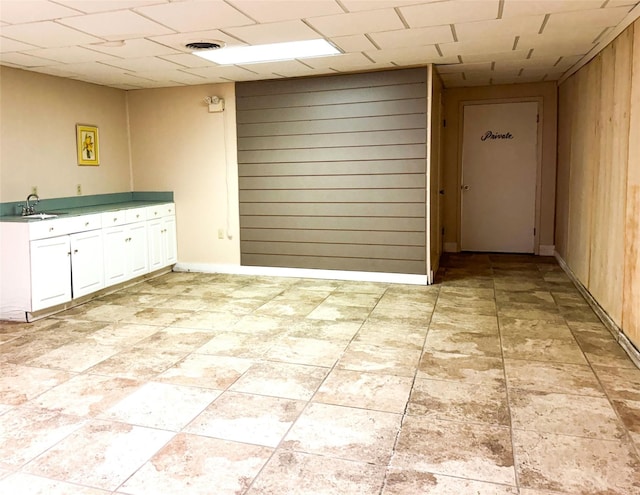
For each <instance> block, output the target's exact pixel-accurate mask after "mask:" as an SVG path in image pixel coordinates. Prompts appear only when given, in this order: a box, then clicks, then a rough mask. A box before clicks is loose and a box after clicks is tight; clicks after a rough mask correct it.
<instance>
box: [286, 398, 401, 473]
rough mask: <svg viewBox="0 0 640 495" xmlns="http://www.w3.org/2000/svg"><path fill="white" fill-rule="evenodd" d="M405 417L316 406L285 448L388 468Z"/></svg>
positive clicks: (301, 420) (289, 436)
mask: <svg viewBox="0 0 640 495" xmlns="http://www.w3.org/2000/svg"><path fill="white" fill-rule="evenodd" d="M401 418H402V416H401V415H399V414H391V413H386V412H380V411H370V410H365V409H354V408H351V407H342V406H333V405H327V404H317V403H313V404H310V405H309V406H308V407H307V409H305V411H304V412H303V413H302V415H301V416H300V418H298V420H297V421H296V422H295V424H294V425H293V427H292V428H291V431H289V433H288V434H287V436H286V437H285V439H284V441H283V442H282V447H283V448H284V449H288V450H295V451H298V452H305V453H309V454H320V455H328V456H332V457H339V458H341V459H349V460H353V461H362V462H368V463H373V464H379V465H385V464H386V463H388V462H389V459H390V458H391V454H392V450H393V445H394V442H395V439H396V435H397V433H398V430H399V429H400V420H401Z"/></svg>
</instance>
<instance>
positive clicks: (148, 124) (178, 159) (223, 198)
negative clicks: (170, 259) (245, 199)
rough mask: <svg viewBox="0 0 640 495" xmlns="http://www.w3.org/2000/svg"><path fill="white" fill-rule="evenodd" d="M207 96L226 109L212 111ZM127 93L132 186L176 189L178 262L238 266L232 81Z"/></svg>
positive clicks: (146, 188) (237, 214) (149, 188)
mask: <svg viewBox="0 0 640 495" xmlns="http://www.w3.org/2000/svg"><path fill="white" fill-rule="evenodd" d="M206 96H219V97H222V98H224V100H225V106H226V109H225V110H224V112H221V113H209V112H208V108H207V105H206V103H204V101H203V100H204V98H205V97H206ZM127 98H128V107H129V122H130V129H131V131H130V132H131V159H132V163H133V167H132V168H133V188H134V190H136V191H158V190H161V191H164V190H169V191H173V192H174V198H175V201H176V212H177V226H178V227H177V228H178V259H179V261H180V262H181V263H188V264H209V265H211V264H226V265H239V264H240V242H239V234H238V229H239V212H238V166H237V157H236V120H235V90H234V85H233V84H232V83H228V84H210V85H202V86H189V87H177V88H161V89H147V90H137V91H130V92H129V93H128V95H127ZM227 191H228V192H229V195H228V196H227ZM227 218H228V220H229V227H230V228H229V231H228V232H227ZM218 229H223V230H224V231H225V232H224V233H225V238H224V239H222V240H221V239H218ZM227 234H231V237H232V238H231V239H229V238H228V237H227Z"/></svg>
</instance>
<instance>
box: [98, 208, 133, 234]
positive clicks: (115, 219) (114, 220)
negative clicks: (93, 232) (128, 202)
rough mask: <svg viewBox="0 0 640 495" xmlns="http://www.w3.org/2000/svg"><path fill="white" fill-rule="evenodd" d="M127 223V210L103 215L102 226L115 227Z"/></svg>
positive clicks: (107, 212) (108, 212)
mask: <svg viewBox="0 0 640 495" xmlns="http://www.w3.org/2000/svg"><path fill="white" fill-rule="evenodd" d="M125 223H127V210H115V211H105V212H104V213H102V226H103V227H104V228H105V229H106V228H108V227H115V226H117V225H124V224H125Z"/></svg>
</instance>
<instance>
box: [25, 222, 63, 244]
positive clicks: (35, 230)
mask: <svg viewBox="0 0 640 495" xmlns="http://www.w3.org/2000/svg"><path fill="white" fill-rule="evenodd" d="M72 227H73V222H72V219H71V218H56V219H52V220H41V221H39V222H29V239H31V240H32V241H33V240H36V239H47V238H48V237H56V236H59V235H66V234H69V233H71V230H72Z"/></svg>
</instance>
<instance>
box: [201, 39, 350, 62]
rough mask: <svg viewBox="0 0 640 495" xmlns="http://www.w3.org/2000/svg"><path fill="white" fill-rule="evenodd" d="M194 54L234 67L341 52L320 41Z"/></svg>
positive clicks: (294, 42)
mask: <svg viewBox="0 0 640 495" xmlns="http://www.w3.org/2000/svg"><path fill="white" fill-rule="evenodd" d="M192 53H193V54H194V55H197V56H198V57H202V58H205V59H207V60H210V61H211V62H215V63H217V64H220V65H233V64H255V63H259V62H272V61H274V60H293V59H294V58H308V57H322V56H325V55H337V54H339V53H340V50H338V49H337V48H336V47H335V46H333V45H332V44H331V43H329V42H328V41H326V40H323V39H320V40H306V41H291V42H287V43H271V44H269V45H254V46H231V47H227V48H219V49H217V50H207V51H195V52H192Z"/></svg>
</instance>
